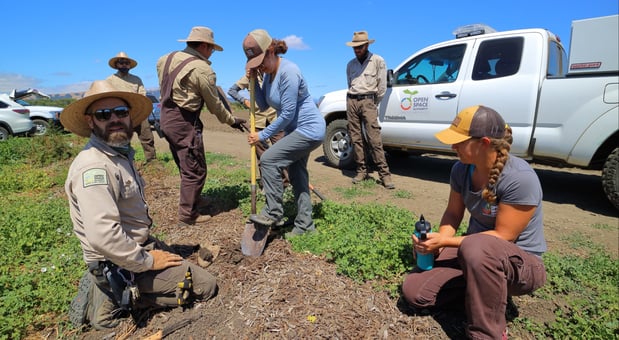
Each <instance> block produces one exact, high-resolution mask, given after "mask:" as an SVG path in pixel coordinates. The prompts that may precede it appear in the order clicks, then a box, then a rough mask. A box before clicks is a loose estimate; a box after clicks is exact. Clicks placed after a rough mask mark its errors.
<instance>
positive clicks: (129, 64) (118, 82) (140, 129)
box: [106, 52, 157, 163]
mask: <svg viewBox="0 0 619 340" xmlns="http://www.w3.org/2000/svg"><path fill="white" fill-rule="evenodd" d="M108 65H110V67H111V68H113V69H115V70H117V72H116V73H114V74H112V75H111V76H109V77H107V79H106V80H107V81H108V82H109V83H110V84H112V86H114V87H115V88H116V89H118V90H121V91H128V92H135V93H139V94H141V95H143V96H146V90H145V89H144V84H143V83H142V79H140V77H138V76H136V75H134V74H131V73H129V70H131V69H132V68H134V67H136V66H137V65H138V62H137V61H135V60H134V59H131V58H129V56H127V53H125V52H119V53H118V54H117V55H116V56H115V57H112V58H111V59H110V60H109V61H108ZM135 132H136V133H137V134H138V139H139V140H140V143H141V144H142V149H143V150H144V160H145V161H146V163H148V162H150V161H153V160H155V159H157V154H156V152H155V139H154V137H153V132H152V131H151V129H150V123H149V122H148V119H144V121H142V123H141V124H140V125H138V126H136V127H135Z"/></svg>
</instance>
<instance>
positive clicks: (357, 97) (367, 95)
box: [346, 93, 376, 100]
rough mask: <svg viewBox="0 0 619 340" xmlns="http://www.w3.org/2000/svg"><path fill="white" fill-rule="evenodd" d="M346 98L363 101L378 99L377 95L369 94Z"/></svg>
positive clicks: (349, 95)
mask: <svg viewBox="0 0 619 340" xmlns="http://www.w3.org/2000/svg"><path fill="white" fill-rule="evenodd" d="M346 96H347V97H348V98H350V99H356V100H362V99H372V100H374V98H376V94H374V93H368V94H350V93H348V94H346Z"/></svg>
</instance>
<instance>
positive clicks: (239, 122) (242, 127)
mask: <svg viewBox="0 0 619 340" xmlns="http://www.w3.org/2000/svg"><path fill="white" fill-rule="evenodd" d="M230 127H232V128H233V129H237V130H239V131H241V132H249V127H247V120H245V119H243V118H239V117H234V124H232V125H230Z"/></svg>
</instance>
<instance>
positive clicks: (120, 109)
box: [86, 106, 130, 122]
mask: <svg viewBox="0 0 619 340" xmlns="http://www.w3.org/2000/svg"><path fill="white" fill-rule="evenodd" d="M129 109H130V108H129V107H128V106H117V107H115V108H112V109H100V110H97V111H95V112H87V113H86V114H87V115H89V116H95V118H96V119H97V120H98V121H100V122H105V121H108V120H109V119H110V118H112V113H113V114H114V115H116V117H118V118H125V117H127V116H129Z"/></svg>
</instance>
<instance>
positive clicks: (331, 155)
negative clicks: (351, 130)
mask: <svg viewBox="0 0 619 340" xmlns="http://www.w3.org/2000/svg"><path fill="white" fill-rule="evenodd" d="M347 126H348V123H347V122H346V119H336V120H334V121H332V122H331V123H329V125H327V131H326V133H325V139H324V142H323V143H322V151H323V153H324V154H325V157H326V158H327V163H328V164H329V165H330V166H333V167H336V168H340V169H350V168H353V167H354V165H355V160H354V155H353V151H352V144H351V143H350V135H349V134H348V127H347Z"/></svg>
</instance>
